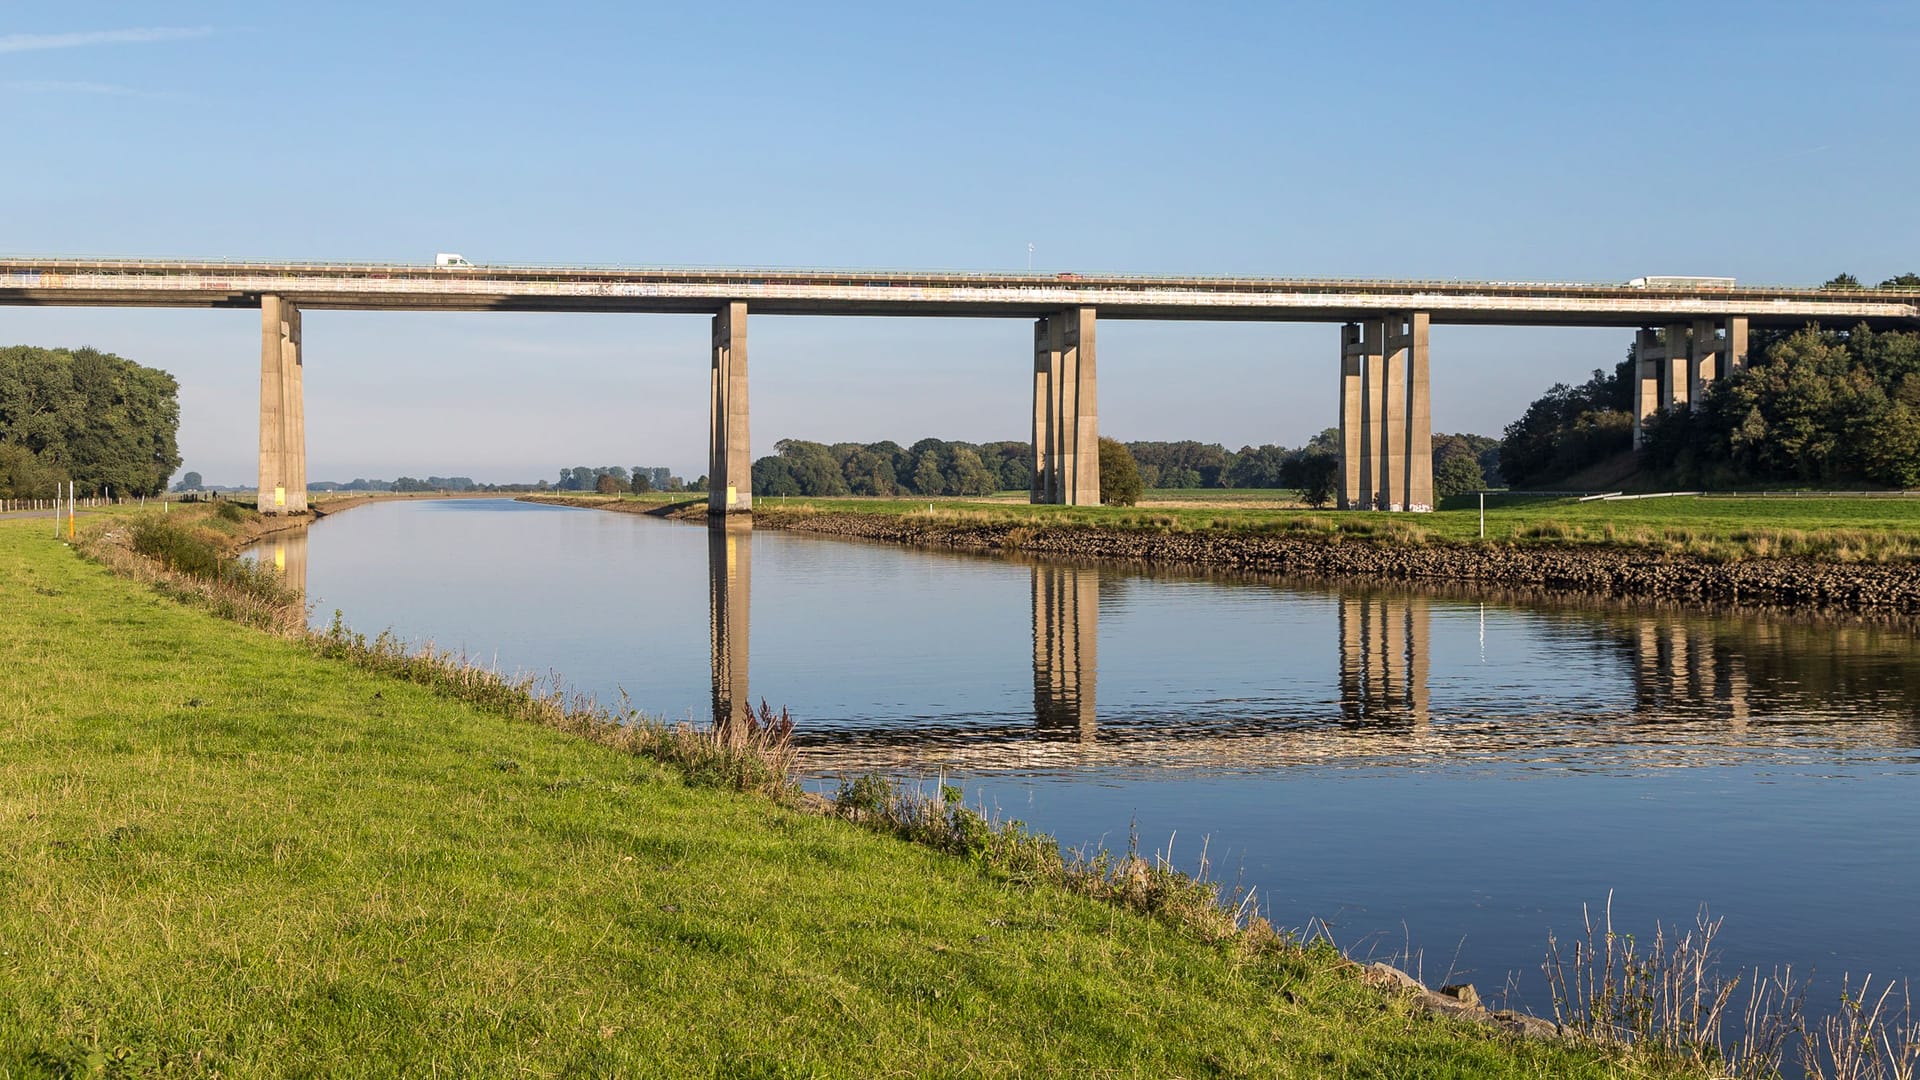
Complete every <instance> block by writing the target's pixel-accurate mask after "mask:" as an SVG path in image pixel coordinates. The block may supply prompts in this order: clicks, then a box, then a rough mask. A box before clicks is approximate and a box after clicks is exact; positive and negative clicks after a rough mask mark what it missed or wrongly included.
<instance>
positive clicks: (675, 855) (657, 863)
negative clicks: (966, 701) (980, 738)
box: [0, 522, 1646, 1077]
mask: <svg viewBox="0 0 1920 1080" xmlns="http://www.w3.org/2000/svg"><path fill="white" fill-rule="evenodd" d="M46 533H47V530H45V529H43V528H41V527H40V525H39V523H37V522H22V523H17V524H16V523H0V672H4V677H3V678H0V1076H38V1075H126V1076H147V1075H181V1076H202V1075H205V1076H212V1075H221V1076H256V1075H300V1076H307V1075H345V1076H402V1075H405V1076H435V1075H440V1076H503V1075H515V1076H561V1075H593V1076H613V1075H626V1076H652V1075H688V1076H769V1077H771V1076H814V1075H821V1076H863V1077H867V1076H941V1075H953V1076H1046V1075H1071V1076H1077V1077H1078V1076H1153V1077H1186V1076H1317V1077H1320V1076H1422V1077H1515V1076H1601V1075H1612V1074H1613V1070H1614V1069H1615V1068H1616V1067H1617V1068H1620V1069H1621V1070H1622V1071H1623V1073H1626V1072H1630V1073H1631V1074H1632V1075H1646V1070H1645V1068H1644V1067H1634V1068H1632V1069H1630V1070H1629V1069H1626V1067H1625V1066H1614V1065H1610V1064H1609V1063H1608V1061H1607V1060H1606V1059H1604V1058H1602V1057H1600V1056H1598V1055H1596V1054H1594V1053H1592V1052H1588V1051H1577V1050H1573V1049H1568V1048H1565V1047H1560V1046H1555V1045H1543V1044H1538V1043H1535V1044H1516V1043H1513V1042H1510V1041H1508V1040H1507V1039H1506V1038H1504V1037H1501V1036H1495V1035H1492V1034H1489V1033H1486V1032H1483V1031H1481V1030H1480V1029H1477V1028H1468V1027H1463V1026H1459V1025H1455V1024H1452V1023H1448V1022H1442V1021H1439V1020H1435V1019H1432V1018H1430V1017H1427V1016H1425V1015H1424V1014H1421V1013H1419V1012H1417V1011H1416V1010H1414V1009H1413V1008H1411V1007H1410V1006H1408V1005H1406V1004H1404V1003H1402V1002H1400V1001H1397V1000H1393V999H1390V998H1387V997H1385V996H1383V995H1382V994H1381V993H1380V992H1379V991H1376V990H1374V989H1372V988H1369V987H1367V986H1364V985H1362V984H1361V983H1360V981H1359V979H1358V978H1357V977H1356V975H1355V974H1354V973H1353V971H1352V969H1351V968H1350V967H1347V966H1345V965H1342V964H1340V963H1338V962H1336V961H1335V959H1334V958H1333V957H1331V956H1330V955H1327V954H1325V953H1306V952H1303V953H1301V954H1299V955H1298V956H1297V957H1296V958H1295V959H1293V960H1289V961H1281V962H1275V961H1273V960H1263V961H1260V962H1258V963H1254V962H1251V961H1249V960H1248V959H1247V957H1246V956H1245V955H1244V954H1241V953H1237V952H1236V951H1235V950H1234V949H1233V948H1232V947H1230V946H1211V945H1206V944H1203V943H1201V942H1198V941H1195V940H1191V939H1189V938H1188V937H1186V936H1184V935H1183V934H1181V933H1180V932H1177V931H1174V930H1172V929H1169V928H1168V927H1166V926H1165V925H1163V924H1160V923H1157V922H1155V921H1152V920H1150V919H1147V918H1144V917H1140V916H1136V915H1131V914H1127V913H1124V912H1120V911H1116V910H1114V909H1112V908H1109V907H1106V906H1103V905H1101V904H1098V903H1095V902H1093V901H1090V900H1086V899H1082V898H1078V897H1074V896H1071V895H1068V894H1066V893H1065V892H1062V891H1059V890H1056V889H1052V888H1025V887H1021V886H1019V885H1017V884H1013V883H1008V882H1004V881H1000V880H996V879H994V878H993V877H991V876H990V875H988V874H986V873H984V872H983V871H981V870H979V869H977V868H975V867H974V866H972V865H969V864H967V863H965V862H963V861H961V860H958V859H954V858H951V857H948V856H944V855H940V854H937V853H934V852H931V851H928V850H925V849H921V848H918V847H915V846H913V845H910V844H907V843H904V842H900V841H896V840H893V839H890V838H886V837H881V836H877V835H874V834H872V833H870V832H867V831H865V830H863V829H861V828H859V827H858V826H855V825H852V824H849V823H847V822H844V821H839V820H835V819H830V818H823V817H818V816H812V815H809V814H806V813H804V812H800V811H796V810H790V809H783V808H781V807H779V806H776V805H775V804H774V803H773V802H772V801H770V800H767V799H764V798H759V797H753V796H743V795H738V794H730V793H726V792H721V791H716V790H710V789H702V788H693V787H689V786H687V785H686V784H685V783H683V782H682V781H681V780H680V779H679V778H678V777H677V776H676V775H675V774H672V773H669V772H668V771H666V770H665V769H664V768H663V767H660V766H657V765H654V764H651V763H649V762H648V761H646V760H642V759H638V758H634V757H629V756H624V755H622V754H619V753H617V752H615V751H612V750H609V749H607V748H605V747H601V746H598V745H594V744H592V743H589V742H586V741H584V740H580V739H575V738H571V737H568V736H566V735H563V734H560V733H557V732H553V731H550V730H547V729H544V728H540V727H536V726H534V725H531V724H525V723H517V722H514V721H511V720H508V719H505V718H502V717H498V716H493V715H490V714H487V713H484V712H481V711H479V710H477V709H476V708H474V707H471V706H467V705H464V704H460V703H456V702H452V701H449V700H445V699H442V698H439V697H436V696H434V695H433V694H432V693H431V692H430V691H428V690H426V689H423V688H421V687H418V686H415V685H413V684H410V683H405V682H401V681H397V680H394V679H391V678H387V677H383V676H378V675H375V674H372V673H369V672H367V671H365V670H362V669H360V668H357V667H355V666H353V665H351V664H348V663H344V662H337V661H329V660H323V659H320V658H317V657H316V656H315V655H314V653H313V652H312V651H311V650H310V649H309V648H308V647H306V646H305V645H303V644H301V643H298V642H293V641H287V640H283V639H279V638H275V637H271V636H269V635H266V634H263V633H260V632H257V631H253V630H249V629H246V628H244V627H241V626H239V625H236V624H232V623H227V622H223V621H220V620H218V619H216V618H214V617H212V616H210V615H207V614H204V613H202V612H199V611H197V610H192V609H189V608H186V607H184V606H181V605H178V604H176V603H173V602H171V601H167V600H163V599H161V598H160V597H158V596H156V595H155V594H153V593H152V592H151V591H149V590H147V589H145V588H143V587H141V586H138V585H135V584H132V583H130V582H127V581H124V580H121V579H118V578H115V577H112V576H110V575H109V574H108V573H107V572H106V571H105V570H104V569H102V568H100V567H98V566H95V565H92V564H89V563H85V562H83V561H81V560H79V559H78V558H76V557H75V556H74V555H72V554H71V553H70V552H69V551H68V550H67V549H66V548H65V547H64V546H62V545H60V544H57V543H55V542H54V541H53V540H52V539H51V538H50V537H49V536H48V535H46ZM701 629H702V628H699V627H694V628H690V629H689V632H699V631H700V630H701Z"/></svg>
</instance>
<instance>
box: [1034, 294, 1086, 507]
mask: <svg viewBox="0 0 1920 1080" xmlns="http://www.w3.org/2000/svg"><path fill="white" fill-rule="evenodd" d="M1094 361H1095V356H1094V309H1093V308H1090V307H1080V308H1067V309H1066V310H1065V311H1061V312H1058V313H1056V314H1053V315H1049V316H1047V317H1046V318H1044V319H1039V320H1036V321H1035V322H1034V324H1033V488H1032V491H1031V493H1030V497H1029V501H1030V502H1035V503H1054V504H1057V505H1062V506H1098V505H1099V503H1100V410H1099V406H1098V390H1099V378H1098V370H1097V368H1096V366H1095V362H1094Z"/></svg>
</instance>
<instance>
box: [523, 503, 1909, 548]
mask: <svg viewBox="0 0 1920 1080" xmlns="http://www.w3.org/2000/svg"><path fill="white" fill-rule="evenodd" d="M1220 494H1222V495H1231V494H1232V493H1230V492H1227V493H1220ZM1275 494H1277V493H1271V492H1260V493H1252V494H1250V495H1249V497H1248V499H1247V500H1246V501H1245V502H1237V501H1236V500H1233V499H1231V498H1223V499H1220V500H1213V501H1210V502H1208V503H1206V504H1204V505H1198V506H1194V505H1183V504H1181V503H1180V502H1178V501H1175V500H1169V501H1168V502H1167V503H1166V504H1164V505H1159V506H1143V507H1114V506H1088V507H1064V506H1030V505H1027V504H1024V503H1020V502H1015V501H1012V500H1011V499H1010V498H1008V499H1000V498H995V499H984V500H963V499H936V500H927V499H866V498H849V499H800V498H793V499H779V498H767V499H761V500H759V501H758V503H757V504H756V507H755V508H756V510H758V511H760V512H761V514H762V516H763V517H767V518H769V519H775V518H777V516H778V515H781V514H795V515H801V514H872V515H891V516H897V517H910V518H913V519H915V520H918V521H922V522H927V523H932V524H948V525H989V526H999V525H1007V526H1015V527H1029V528H1038V527H1045V526H1076V527H1087V528H1100V529H1119V530H1137V531H1146V532H1161V533H1182V534H1187V533H1206V532H1221V533H1235V534H1271V535H1288V536H1310V535H1325V536H1328V537H1342V538H1347V537H1351V538H1358V539H1369V540H1373V541H1376V542H1379V543H1385V544H1403V545H1404V544H1412V545H1424V544H1433V543H1450V544H1478V543H1480V542H1482V541H1481V537H1480V511H1479V504H1478V502H1477V500H1475V499H1471V498H1463V499H1456V500H1454V501H1453V502H1452V503H1449V504H1448V505H1447V506H1446V507H1445V508H1443V509H1440V510H1436V511H1434V512H1432V513H1425V514H1381V513H1364V512H1344V513H1343V512H1339V511H1331V510H1322V511H1313V510H1304V509H1284V508H1274V507H1272V506H1269V505H1265V503H1266V502H1267V501H1268V500H1269V497H1270V496H1273V495H1275ZM534 498H540V497H539V496H534ZM589 498H591V497H589ZM602 498H603V499H604V500H605V501H606V502H607V503H608V504H613V503H614V501H615V499H614V498H613V497H602ZM687 499H688V497H687V496H685V495H653V496H624V497H621V499H620V505H621V506H622V507H625V506H626V504H628V503H632V504H634V506H636V507H660V506H666V505H671V504H674V503H685V502H687ZM569 501H579V500H578V498H577V497H575V498H573V499H570V500H569ZM1485 539H1486V541H1487V542H1491V543H1496V544H1515V545H1523V546H1536V547H1537V546H1549V547H1552V546H1566V547H1574V548H1579V547H1611V548H1620V549H1626V550H1636V551H1645V552H1649V553H1660V554H1686V555H1696V556H1702V557H1706V558H1713V559H1723V560H1731V559H1750V558H1769V557H1778V556H1791V557H1803V558H1811V559H1821V560H1830V561H1834V562H1882V561H1910V560H1913V559H1915V558H1917V557H1920V498H1870V497H1860V496H1819V495H1810V496H1800V497H1790V498H1782V497H1762V496H1676V497H1672V498H1660V499H1636V500H1627V501H1616V502H1597V501H1596V502H1581V501H1579V500H1578V499H1573V498H1534V497H1522V496H1508V495H1500V496H1488V498H1487V514H1486V538H1485Z"/></svg>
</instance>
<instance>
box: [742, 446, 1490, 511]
mask: <svg viewBox="0 0 1920 1080" xmlns="http://www.w3.org/2000/svg"><path fill="white" fill-rule="evenodd" d="M1108 441H1109V440H1105V439H1103V440H1101V442H1102V443H1106V442H1108ZM1115 445H1116V446H1118V447H1120V448H1121V449H1122V450H1123V452H1124V453H1125V454H1126V455H1127V458H1128V459H1129V462H1128V463H1129V464H1131V466H1132V467H1133V469H1134V470H1135V471H1136V473H1137V475H1138V477H1139V482H1140V485H1141V486H1142V487H1144V488H1223V489H1224V488H1243V489H1245V488H1291V489H1297V490H1299V491H1300V492H1302V494H1303V497H1304V498H1305V499H1306V501H1308V502H1312V503H1315V504H1316V505H1318V504H1320V503H1325V502H1329V501H1331V500H1332V499H1333V498H1334V496H1335V494H1336V487H1335V485H1336V484H1337V483H1338V472H1339V457H1340V433H1339V431H1338V430H1337V429H1334V428H1328V429H1327V430H1325V431H1322V432H1321V433H1320V434H1318V435H1315V436H1314V437H1313V438H1312V439H1310V440H1308V441H1307V443H1306V444H1305V445H1303V446H1298V447H1283V446H1276V445H1272V444H1269V445H1264V446H1258V447H1255V446H1243V447H1241V448H1240V449H1239V450H1238V451H1232V450H1228V449H1227V448H1226V447H1225V446H1223V445H1221V444H1219V443H1202V442H1196V441H1192V440H1185V441H1179V442H1152V441H1142V442H1130V443H1116V444H1115ZM1499 445H1500V444H1499V442H1498V441H1497V440H1495V439H1491V438H1488V437H1486V436H1484V435H1465V434H1462V435H1443V434H1435V435H1434V470H1435V474H1434V480H1435V487H1436V491H1437V493H1438V494H1440V495H1441V496H1443V497H1444V496H1446V495H1453V494H1459V493H1461V492H1464V491H1471V490H1474V489H1476V488H1480V487H1484V486H1486V483H1487V479H1486V476H1485V473H1486V471H1488V470H1489V469H1490V468H1491V466H1492V464H1493V460H1494V457H1495V455H1497V454H1498V448H1499ZM774 450H775V453H773V454H770V455H768V456H766V457H762V458H760V459H759V460H757V461H755V462H754V463H753V493H754V495H755V496H756V497H758V496H765V495H793V496H811V497H826V498H831V497H834V496H841V495H879V496H889V495H990V494H993V493H994V492H996V491H1027V490H1030V489H1031V487H1032V484H1033V444H1031V443H1029V442H1025V441H1021V440H1004V441H1000V442H988V443H970V442H962V441H957V440H945V439H933V438H928V439H921V440H920V441H919V442H916V443H914V444H912V445H911V446H906V447H902V446H901V445H900V444H899V443H896V442H892V441H890V440H887V441H881V442H875V443H853V442H843V443H820V442H812V441H809V440H806V439H782V440H780V441H779V442H777V443H775V444H774ZM1109 453H1110V452H1109V451H1105V450H1103V454H1102V462H1103V465H1102V474H1103V478H1104V476H1105V474H1106V473H1107V472H1108V471H1109V470H1108V469H1107V467H1106V464H1105V463H1106V462H1107V461H1108V459H1109V457H1108V455H1109ZM1116 460H1117V459H1116ZM1118 467H1125V466H1118ZM1103 485H1104V479H1103Z"/></svg>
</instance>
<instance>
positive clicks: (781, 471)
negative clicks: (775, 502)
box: [700, 456, 806, 495]
mask: <svg viewBox="0 0 1920 1080" xmlns="http://www.w3.org/2000/svg"><path fill="white" fill-rule="evenodd" d="M706 479H707V478H706V477H704V476H703V477H701V478H700V480H701V483H700V486H701V487H706V486H707V485H706ZM753 493H754V494H755V495H804V494H806V493H805V492H803V491H801V490H800V484H799V481H797V480H795V479H794V478H793V466H792V465H791V464H789V463H788V461H787V459H786V458H783V457H773V456H768V457H763V458H761V459H760V460H758V461H756V462H754V463H753Z"/></svg>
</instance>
